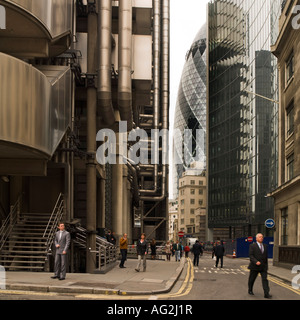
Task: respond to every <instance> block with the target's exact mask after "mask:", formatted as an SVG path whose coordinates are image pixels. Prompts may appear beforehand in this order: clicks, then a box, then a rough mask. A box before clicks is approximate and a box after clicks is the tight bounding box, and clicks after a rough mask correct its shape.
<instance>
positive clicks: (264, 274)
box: [248, 270, 270, 294]
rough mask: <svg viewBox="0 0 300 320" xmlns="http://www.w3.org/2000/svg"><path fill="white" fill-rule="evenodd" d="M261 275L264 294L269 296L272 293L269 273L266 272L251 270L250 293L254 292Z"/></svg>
mask: <svg viewBox="0 0 300 320" xmlns="http://www.w3.org/2000/svg"><path fill="white" fill-rule="evenodd" d="M259 273H260V275H261V282H262V286H263V290H264V293H265V294H268V293H269V291H270V288H269V282H268V279H267V276H268V273H267V271H265V270H262V271H256V270H250V275H249V281H248V288H249V291H253V285H254V282H255V280H256V277H257V275H258V274H259Z"/></svg>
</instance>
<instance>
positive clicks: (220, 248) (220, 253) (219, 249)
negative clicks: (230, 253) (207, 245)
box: [214, 241, 225, 268]
mask: <svg viewBox="0 0 300 320" xmlns="http://www.w3.org/2000/svg"><path fill="white" fill-rule="evenodd" d="M214 254H215V256H216V268H218V264H219V261H221V268H223V257H224V254H225V248H224V243H223V241H221V243H219V244H218V245H217V246H216V247H215V250H214Z"/></svg>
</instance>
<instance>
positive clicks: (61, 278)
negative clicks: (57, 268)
mask: <svg viewBox="0 0 300 320" xmlns="http://www.w3.org/2000/svg"><path fill="white" fill-rule="evenodd" d="M65 279H66V278H59V279H58V280H65Z"/></svg>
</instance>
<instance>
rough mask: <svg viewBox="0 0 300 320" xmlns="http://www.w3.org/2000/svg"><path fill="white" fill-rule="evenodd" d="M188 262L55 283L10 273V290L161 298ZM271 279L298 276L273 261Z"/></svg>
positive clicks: (152, 263)
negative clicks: (154, 296) (155, 296)
mask: <svg viewBox="0 0 300 320" xmlns="http://www.w3.org/2000/svg"><path fill="white" fill-rule="evenodd" d="M236 260H237V261H239V260H240V261H241V264H245V265H248V263H249V259H243V258H237V259H236ZM186 262H187V261H186V259H185V258H182V259H181V261H180V262H176V261H175V260H174V257H172V259H171V261H164V260H147V270H146V272H136V271H135V267H136V264H137V260H136V259H128V260H127V261H126V263H125V266H126V268H124V269H121V268H119V264H118V263H117V264H116V266H115V267H114V268H112V269H111V270H110V271H108V272H107V273H106V274H88V273H67V277H66V279H65V280H62V281H61V280H58V279H51V276H53V273H47V272H21V271H7V272H6V273H5V275H6V290H15V291H38V292H55V293H74V294H105V295H110V294H113V295H123V296H124V295H125V296H126V295H128V296H130V295H157V294H162V293H168V292H170V291H171V290H172V288H173V287H174V285H175V284H176V282H177V281H178V279H179V277H180V275H181V273H182V272H183V269H184V266H185V264H186ZM269 275H271V276H273V277H277V278H279V279H281V280H282V281H285V282H288V283H289V284H291V282H292V279H293V277H294V276H295V274H292V272H291V269H286V268H281V267H277V266H273V262H272V260H270V261H269ZM0 280H1V279H0ZM0 292H1V290H0Z"/></svg>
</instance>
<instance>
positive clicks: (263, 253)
mask: <svg viewBox="0 0 300 320" xmlns="http://www.w3.org/2000/svg"><path fill="white" fill-rule="evenodd" d="M263 240H264V236H263V235H262V234H261V233H258V234H257V235H256V243H252V244H251V245H250V249H249V257H250V264H249V267H248V269H250V274H249V280H248V293H249V294H250V295H253V285H254V282H255V279H256V277H257V275H258V274H259V273H260V275H261V280H262V286H263V290H264V294H265V295H264V297H265V298H271V297H272V296H271V295H270V294H269V292H270V288H269V282H268V279H267V276H268V272H267V271H268V246H267V245H266V244H264V243H263Z"/></svg>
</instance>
